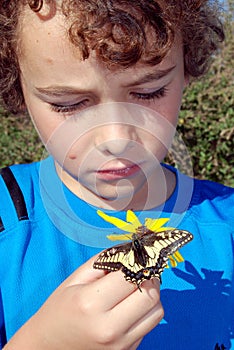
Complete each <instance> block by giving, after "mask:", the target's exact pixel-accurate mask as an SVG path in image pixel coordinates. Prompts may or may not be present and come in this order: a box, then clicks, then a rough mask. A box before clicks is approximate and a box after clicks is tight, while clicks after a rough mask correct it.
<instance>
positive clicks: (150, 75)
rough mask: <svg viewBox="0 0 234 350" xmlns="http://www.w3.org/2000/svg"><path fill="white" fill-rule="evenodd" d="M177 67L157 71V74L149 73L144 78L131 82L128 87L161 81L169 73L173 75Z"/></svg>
mask: <svg viewBox="0 0 234 350" xmlns="http://www.w3.org/2000/svg"><path fill="white" fill-rule="evenodd" d="M175 67H176V65H174V66H172V67H170V68H168V69H164V70H157V71H155V72H150V73H147V74H145V75H144V76H143V77H140V78H139V79H137V80H135V81H133V82H131V83H130V84H127V85H126V86H127V87H130V86H134V85H141V84H145V83H149V82H151V81H153V80H160V79H162V78H164V77H165V76H167V75H168V74H169V73H171V72H172V71H173V70H174V69H175Z"/></svg>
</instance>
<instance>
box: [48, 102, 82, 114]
mask: <svg viewBox="0 0 234 350" xmlns="http://www.w3.org/2000/svg"><path fill="white" fill-rule="evenodd" d="M87 103H88V100H83V101H81V102H78V103H74V104H71V105H60V104H56V103H50V109H51V110H52V111H53V112H56V113H64V114H71V113H74V112H77V111H79V110H81V109H82V108H83V107H85V106H87Z"/></svg>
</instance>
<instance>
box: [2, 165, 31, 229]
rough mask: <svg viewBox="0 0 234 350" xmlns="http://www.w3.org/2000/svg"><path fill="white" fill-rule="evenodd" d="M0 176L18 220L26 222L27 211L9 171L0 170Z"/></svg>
mask: <svg viewBox="0 0 234 350" xmlns="http://www.w3.org/2000/svg"><path fill="white" fill-rule="evenodd" d="M0 175H2V178H3V180H4V182H5V184H6V187H7V189H8V191H9V193H10V196H11V199H12V201H13V203H14V206H15V210H16V213H17V216H18V219H19V220H28V211H27V207H26V204H25V200H24V196H23V193H22V191H21V189H20V187H19V185H18V183H17V181H16V178H15V176H14V174H13V173H12V171H11V169H10V168H8V167H6V168H3V169H0ZM1 224H2V225H1ZM1 227H2V229H1ZM3 230H4V226H3V223H2V220H1V218H0V232H1V231H3Z"/></svg>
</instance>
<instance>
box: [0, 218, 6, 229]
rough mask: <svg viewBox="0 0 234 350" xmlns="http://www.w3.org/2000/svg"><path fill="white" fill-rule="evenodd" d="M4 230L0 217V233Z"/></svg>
mask: <svg viewBox="0 0 234 350" xmlns="http://www.w3.org/2000/svg"><path fill="white" fill-rule="evenodd" d="M4 230H5V227H4V225H3V222H2V219H1V217H0V232H2V231H4Z"/></svg>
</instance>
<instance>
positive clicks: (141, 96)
mask: <svg viewBox="0 0 234 350" xmlns="http://www.w3.org/2000/svg"><path fill="white" fill-rule="evenodd" d="M167 91H168V89H167V88H166V87H162V88H160V89H159V90H156V91H153V92H150V93H140V92H132V93H131V95H132V96H134V98H135V99H137V100H144V101H154V100H155V99H160V98H162V97H165V96H166V94H167ZM87 102H88V100H84V101H81V102H78V103H75V104H72V105H67V106H62V105H56V104H54V103H51V104H50V108H51V110H52V111H53V112H56V113H64V114H69V113H72V112H76V111H79V110H80V109H81V108H82V107H85V106H86V103H87Z"/></svg>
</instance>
